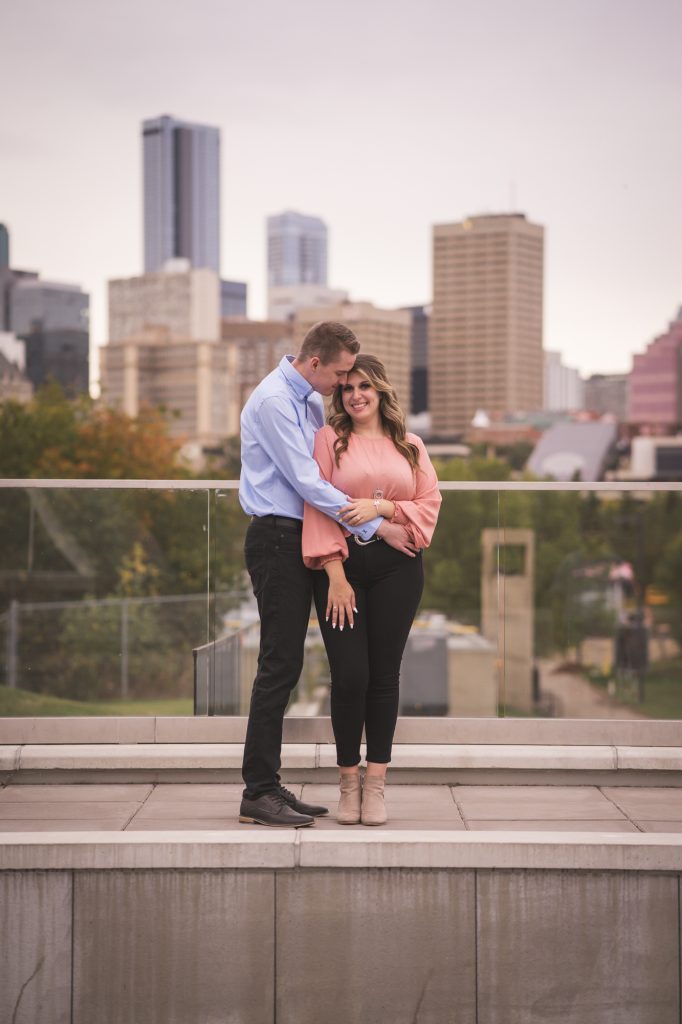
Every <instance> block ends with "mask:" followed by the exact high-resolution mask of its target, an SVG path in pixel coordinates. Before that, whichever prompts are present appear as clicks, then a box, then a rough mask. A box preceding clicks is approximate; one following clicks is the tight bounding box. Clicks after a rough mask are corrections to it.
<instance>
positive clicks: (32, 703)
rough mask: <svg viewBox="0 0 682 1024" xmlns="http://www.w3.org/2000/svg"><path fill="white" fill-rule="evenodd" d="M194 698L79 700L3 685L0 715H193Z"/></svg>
mask: <svg viewBox="0 0 682 1024" xmlns="http://www.w3.org/2000/svg"><path fill="white" fill-rule="evenodd" d="M193 714H194V705H193V701H192V700H191V698H185V697H182V698H177V697H176V698H173V699H171V700H163V699H161V700H107V701H95V700H93V701H78V700H63V699H62V698H61V697H50V696H49V695H48V694H44V693H31V692H29V691H28V690H14V689H10V688H9V687H8V686H0V718H20V717H25V718H33V717H38V716H40V715H46V716H49V717H52V716H57V715H72V716H73V715H78V716H80V715H193Z"/></svg>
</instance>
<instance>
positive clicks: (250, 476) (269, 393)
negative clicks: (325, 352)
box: [239, 356, 383, 540]
mask: <svg viewBox="0 0 682 1024" xmlns="http://www.w3.org/2000/svg"><path fill="white" fill-rule="evenodd" d="M293 358H294V357H293V356H284V358H283V359H282V361H281V362H280V364H279V366H278V367H277V368H276V369H274V370H273V371H272V373H269V374H268V375H267V377H264V378H263V380H262V381H261V382H260V384H259V385H258V387H257V388H256V389H255V390H254V391H253V392H252V394H251V395H250V396H249V398H248V400H247V402H246V404H245V406H244V408H243V409H242V415H241V435H242V471H241V476H240V479H239V501H240V503H241V506H242V508H243V509H244V511H245V512H246V513H247V514H248V515H251V516H267V515H275V516H289V517H290V518H292V519H303V503H304V502H306V501H307V502H308V503H309V504H310V505H314V507H315V508H317V509H319V510H320V512H324V513H325V514H326V515H328V516H331V517H332V518H336V515H337V513H338V511H339V509H340V508H342V506H343V505H346V504H347V503H348V496H347V495H345V494H344V493H343V491H340V490H338V488H337V487H334V486H333V484H330V483H329V482H328V481H327V480H323V479H322V477H321V476H320V468H319V466H318V465H317V463H316V462H315V459H314V458H313V454H312V453H313V445H314V442H315V434H316V432H317V431H318V430H319V429H320V427H321V426H322V425H323V424H324V404H323V402H322V396H321V395H318V394H317V392H315V391H313V389H312V387H311V386H310V384H309V383H308V381H307V380H306V379H305V377H303V376H302V375H301V374H300V373H299V372H298V370H295V369H294V367H293V366H292V365H291V364H292V361H293ZM382 521H383V520H382V518H381V516H378V517H377V518H376V519H372V520H371V521H370V522H369V523H364V524H363V525H362V526H359V527H353V526H349V527H348V529H349V530H350V531H351V533H357V534H359V535H360V537H361V538H362V540H369V539H370V537H373V536H374V534H375V533H376V531H377V530H378V528H379V526H380V525H381V523H382Z"/></svg>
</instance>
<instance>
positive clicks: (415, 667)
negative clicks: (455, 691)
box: [400, 630, 448, 716]
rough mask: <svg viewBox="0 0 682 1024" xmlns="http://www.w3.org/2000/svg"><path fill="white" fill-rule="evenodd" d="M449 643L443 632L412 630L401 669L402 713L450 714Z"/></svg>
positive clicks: (412, 714) (410, 714)
mask: <svg viewBox="0 0 682 1024" xmlns="http://www.w3.org/2000/svg"><path fill="white" fill-rule="evenodd" d="M447 643H448V641H447V634H446V633H445V632H444V631H440V630H439V631H438V632H436V631H431V630H429V631H428V632H426V631H425V632H421V631H418V630H413V631H412V633H410V635H409V637H408V640H407V644H406V645H405V653H404V654H403V663H402V667H401V670H400V714H401V715H408V716H414V715H428V716H435V715H447V713H448V648H447Z"/></svg>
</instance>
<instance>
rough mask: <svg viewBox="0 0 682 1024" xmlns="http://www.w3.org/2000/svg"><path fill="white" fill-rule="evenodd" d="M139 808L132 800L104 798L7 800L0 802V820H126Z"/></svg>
mask: <svg viewBox="0 0 682 1024" xmlns="http://www.w3.org/2000/svg"><path fill="white" fill-rule="evenodd" d="M138 808H139V804H138V803H136V802H133V801H128V803H117V802H111V801H106V800H100V801H99V802H96V803H95V802H89V801H88V802H86V801H82V800H49V801H48V800H45V799H43V800H33V801H31V800H29V801H17V802H16V803H14V802H11V801H9V800H5V801H3V803H2V804H0V820H2V819H6V818H14V819H18V818H35V819H44V820H45V821H49V820H52V821H58V820H59V819H60V818H80V819H81V820H84V821H88V820H89V819H91V818H99V819H103V820H105V821H119V820H120V821H124V822H125V821H127V820H128V819H129V818H130V817H131V816H132V815H133V814H134V813H135V811H136V810H137V809H138Z"/></svg>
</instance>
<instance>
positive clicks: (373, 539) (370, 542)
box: [353, 533, 380, 548]
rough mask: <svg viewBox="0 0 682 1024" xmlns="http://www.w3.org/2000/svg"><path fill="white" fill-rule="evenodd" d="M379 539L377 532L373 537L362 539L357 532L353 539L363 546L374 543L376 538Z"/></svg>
mask: <svg viewBox="0 0 682 1024" xmlns="http://www.w3.org/2000/svg"><path fill="white" fill-rule="evenodd" d="M379 539H380V538H379V537H377V535H376V534H375V535H374V536H373V537H370V538H369V540H360V537H359V536H358V534H357V533H354V534H353V540H354V541H355V543H356V544H359V545H360V547H361V548H366V547H367V545H368V544H373V543H374V541H375V540H379Z"/></svg>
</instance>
